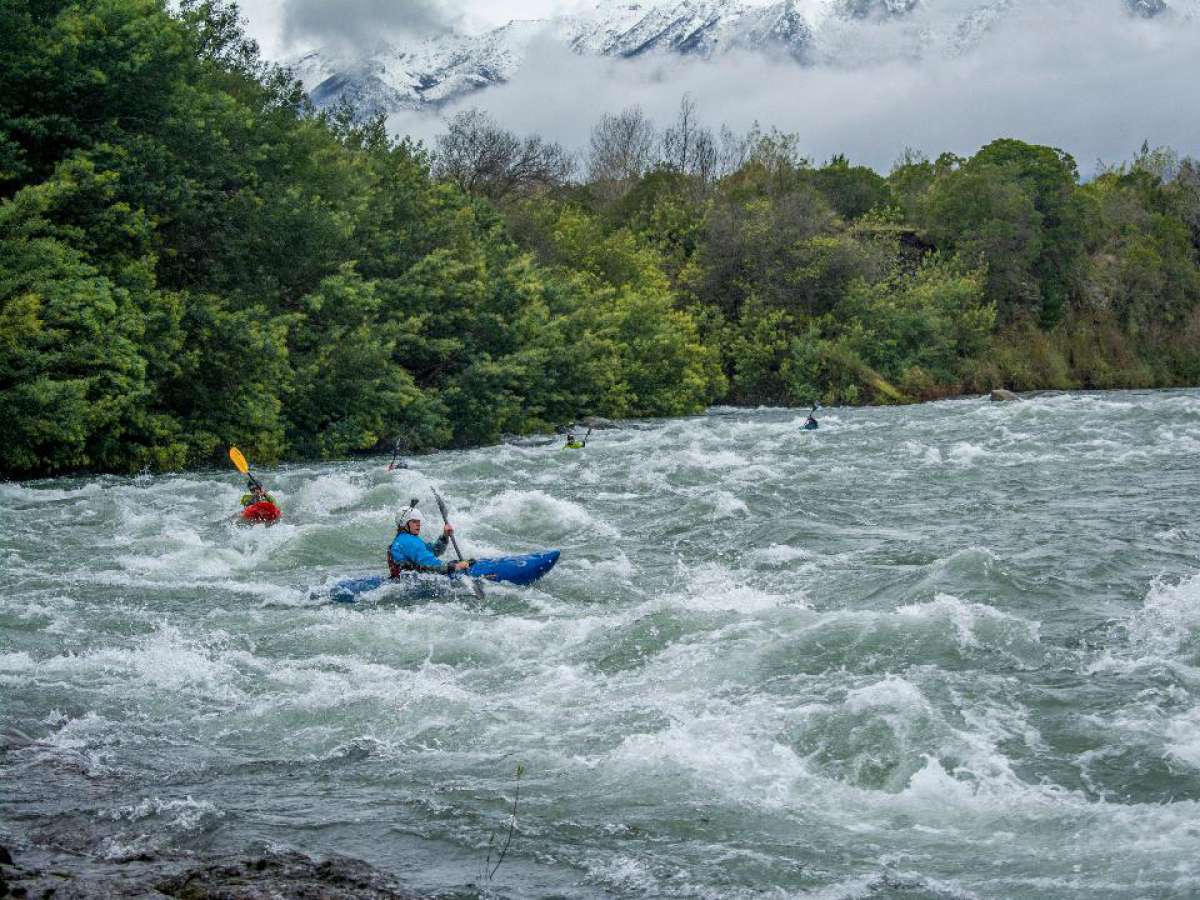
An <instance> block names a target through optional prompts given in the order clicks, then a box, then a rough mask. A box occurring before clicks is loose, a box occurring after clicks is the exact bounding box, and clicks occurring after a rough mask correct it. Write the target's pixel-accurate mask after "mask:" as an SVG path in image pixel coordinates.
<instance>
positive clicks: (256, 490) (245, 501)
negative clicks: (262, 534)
mask: <svg viewBox="0 0 1200 900" xmlns="http://www.w3.org/2000/svg"><path fill="white" fill-rule="evenodd" d="M246 489H247V493H245V494H242V513H241V518H242V520H243V521H244V522H247V523H252V522H265V523H266V524H267V525H272V524H274V523H275V522H277V521H279V518H280V516H282V515H283V511H282V510H281V509H280V508H279V504H278V503H276V502H275V496H274V495H273V494H269V493H267V489H266V488H265V487H263V486H262V485H261V484H259V483H258V482H257V481H254V480H250V481H248V482H247V483H246Z"/></svg>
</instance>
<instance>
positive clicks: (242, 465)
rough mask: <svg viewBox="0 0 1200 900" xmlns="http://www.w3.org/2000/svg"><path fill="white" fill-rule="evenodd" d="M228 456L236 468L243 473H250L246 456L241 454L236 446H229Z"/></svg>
mask: <svg viewBox="0 0 1200 900" xmlns="http://www.w3.org/2000/svg"><path fill="white" fill-rule="evenodd" d="M229 458H230V459H231V460H233V464H234V465H235V466H237V470H238V471H239V472H241V473H242V474H243V475H249V474H250V465H249V464H248V463H247V462H246V457H244V456H242V451H241V450H239V449H238V448H237V447H230V448H229Z"/></svg>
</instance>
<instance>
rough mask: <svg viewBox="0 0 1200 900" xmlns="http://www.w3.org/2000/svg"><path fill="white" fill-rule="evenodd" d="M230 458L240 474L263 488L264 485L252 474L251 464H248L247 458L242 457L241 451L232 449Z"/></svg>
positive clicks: (230, 449)
mask: <svg viewBox="0 0 1200 900" xmlns="http://www.w3.org/2000/svg"><path fill="white" fill-rule="evenodd" d="M229 458H230V459H231V460H233V464H234V466H236V467H237V470H238V471H239V472H241V473H242V474H243V475H245V476H246V477H247V478H249V479H250V480H251V481H253V482H254V483H255V484H257V485H258V486H259V487H262V483H261V482H260V481H259V480H258V479H257V478H255V477H254V476H253V475H251V474H250V464H249V463H248V462H246V457H245V456H243V455H242V451H241V450H239V449H238V448H237V447H230V448H229Z"/></svg>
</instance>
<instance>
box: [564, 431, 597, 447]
mask: <svg viewBox="0 0 1200 900" xmlns="http://www.w3.org/2000/svg"><path fill="white" fill-rule="evenodd" d="M591 434H592V429H590V428H589V429H588V433H587V434H585V435H584V436H583V439H582V440H580V439H579V438H577V437H575V435H574V434H573V433H571V432H570V431H568V432H567V443H566V446H564V447H563V449H564V450H582V449H583V448H584V447H586V446H587V439H588V438H589V437H590V436H591Z"/></svg>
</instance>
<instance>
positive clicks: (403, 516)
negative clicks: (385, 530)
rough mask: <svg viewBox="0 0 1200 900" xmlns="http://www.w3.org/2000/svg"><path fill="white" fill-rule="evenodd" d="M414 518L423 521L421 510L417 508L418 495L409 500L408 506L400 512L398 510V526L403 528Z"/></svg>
mask: <svg viewBox="0 0 1200 900" xmlns="http://www.w3.org/2000/svg"><path fill="white" fill-rule="evenodd" d="M414 519H416V520H417V521H418V522H420V521H421V511H420V510H419V509H417V498H416V497H414V498H413V499H411V500H409V501H408V506H406V507H405V508H404V509H402V510H400V512H398V513H397V514H396V527H397V528H403V527H404V526H405V525H407V524H408V523H409V522H411V521H413V520H414Z"/></svg>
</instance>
